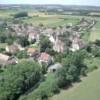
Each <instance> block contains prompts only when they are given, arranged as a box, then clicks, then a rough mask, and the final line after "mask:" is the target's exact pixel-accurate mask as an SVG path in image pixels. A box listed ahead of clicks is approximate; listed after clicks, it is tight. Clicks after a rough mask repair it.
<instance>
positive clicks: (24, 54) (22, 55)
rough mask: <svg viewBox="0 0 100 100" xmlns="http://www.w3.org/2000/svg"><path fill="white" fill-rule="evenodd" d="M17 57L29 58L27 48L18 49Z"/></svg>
mask: <svg viewBox="0 0 100 100" xmlns="http://www.w3.org/2000/svg"><path fill="white" fill-rule="evenodd" d="M16 57H17V58H19V59H22V58H27V57H28V55H27V52H26V51H25V50H23V51H18V52H17V53H16Z"/></svg>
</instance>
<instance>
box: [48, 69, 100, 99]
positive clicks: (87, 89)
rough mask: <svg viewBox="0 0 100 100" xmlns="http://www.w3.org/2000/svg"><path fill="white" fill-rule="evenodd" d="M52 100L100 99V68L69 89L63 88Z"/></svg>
mask: <svg viewBox="0 0 100 100" xmlns="http://www.w3.org/2000/svg"><path fill="white" fill-rule="evenodd" d="M50 100H100V68H99V69H98V70H95V71H94V72H91V73H90V74H89V75H88V77H85V78H83V79H82V82H81V83H78V84H75V86H74V87H72V88H70V89H69V90H62V91H61V93H60V94H58V95H55V96H54V97H52V98H51V99H50Z"/></svg>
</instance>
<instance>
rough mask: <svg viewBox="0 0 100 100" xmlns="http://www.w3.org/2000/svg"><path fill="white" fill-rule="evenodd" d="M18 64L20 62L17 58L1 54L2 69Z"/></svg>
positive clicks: (0, 63) (0, 65)
mask: <svg viewBox="0 0 100 100" xmlns="http://www.w3.org/2000/svg"><path fill="white" fill-rule="evenodd" d="M16 63H18V60H17V59H16V58H14V57H10V56H8V55H5V54H2V53H0V67H4V66H5V65H9V64H16Z"/></svg>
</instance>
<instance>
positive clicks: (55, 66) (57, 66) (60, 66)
mask: <svg viewBox="0 0 100 100" xmlns="http://www.w3.org/2000/svg"><path fill="white" fill-rule="evenodd" d="M59 68H62V65H61V64H60V63H56V64H54V65H51V66H50V67H49V69H59Z"/></svg>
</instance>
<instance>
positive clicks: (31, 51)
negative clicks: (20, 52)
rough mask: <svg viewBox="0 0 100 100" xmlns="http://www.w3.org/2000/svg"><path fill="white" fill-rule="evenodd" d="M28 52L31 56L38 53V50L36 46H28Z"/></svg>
mask: <svg viewBox="0 0 100 100" xmlns="http://www.w3.org/2000/svg"><path fill="white" fill-rule="evenodd" d="M27 54H28V56H29V57H34V56H36V55H37V54H38V50H37V49H35V48H28V49H27Z"/></svg>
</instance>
